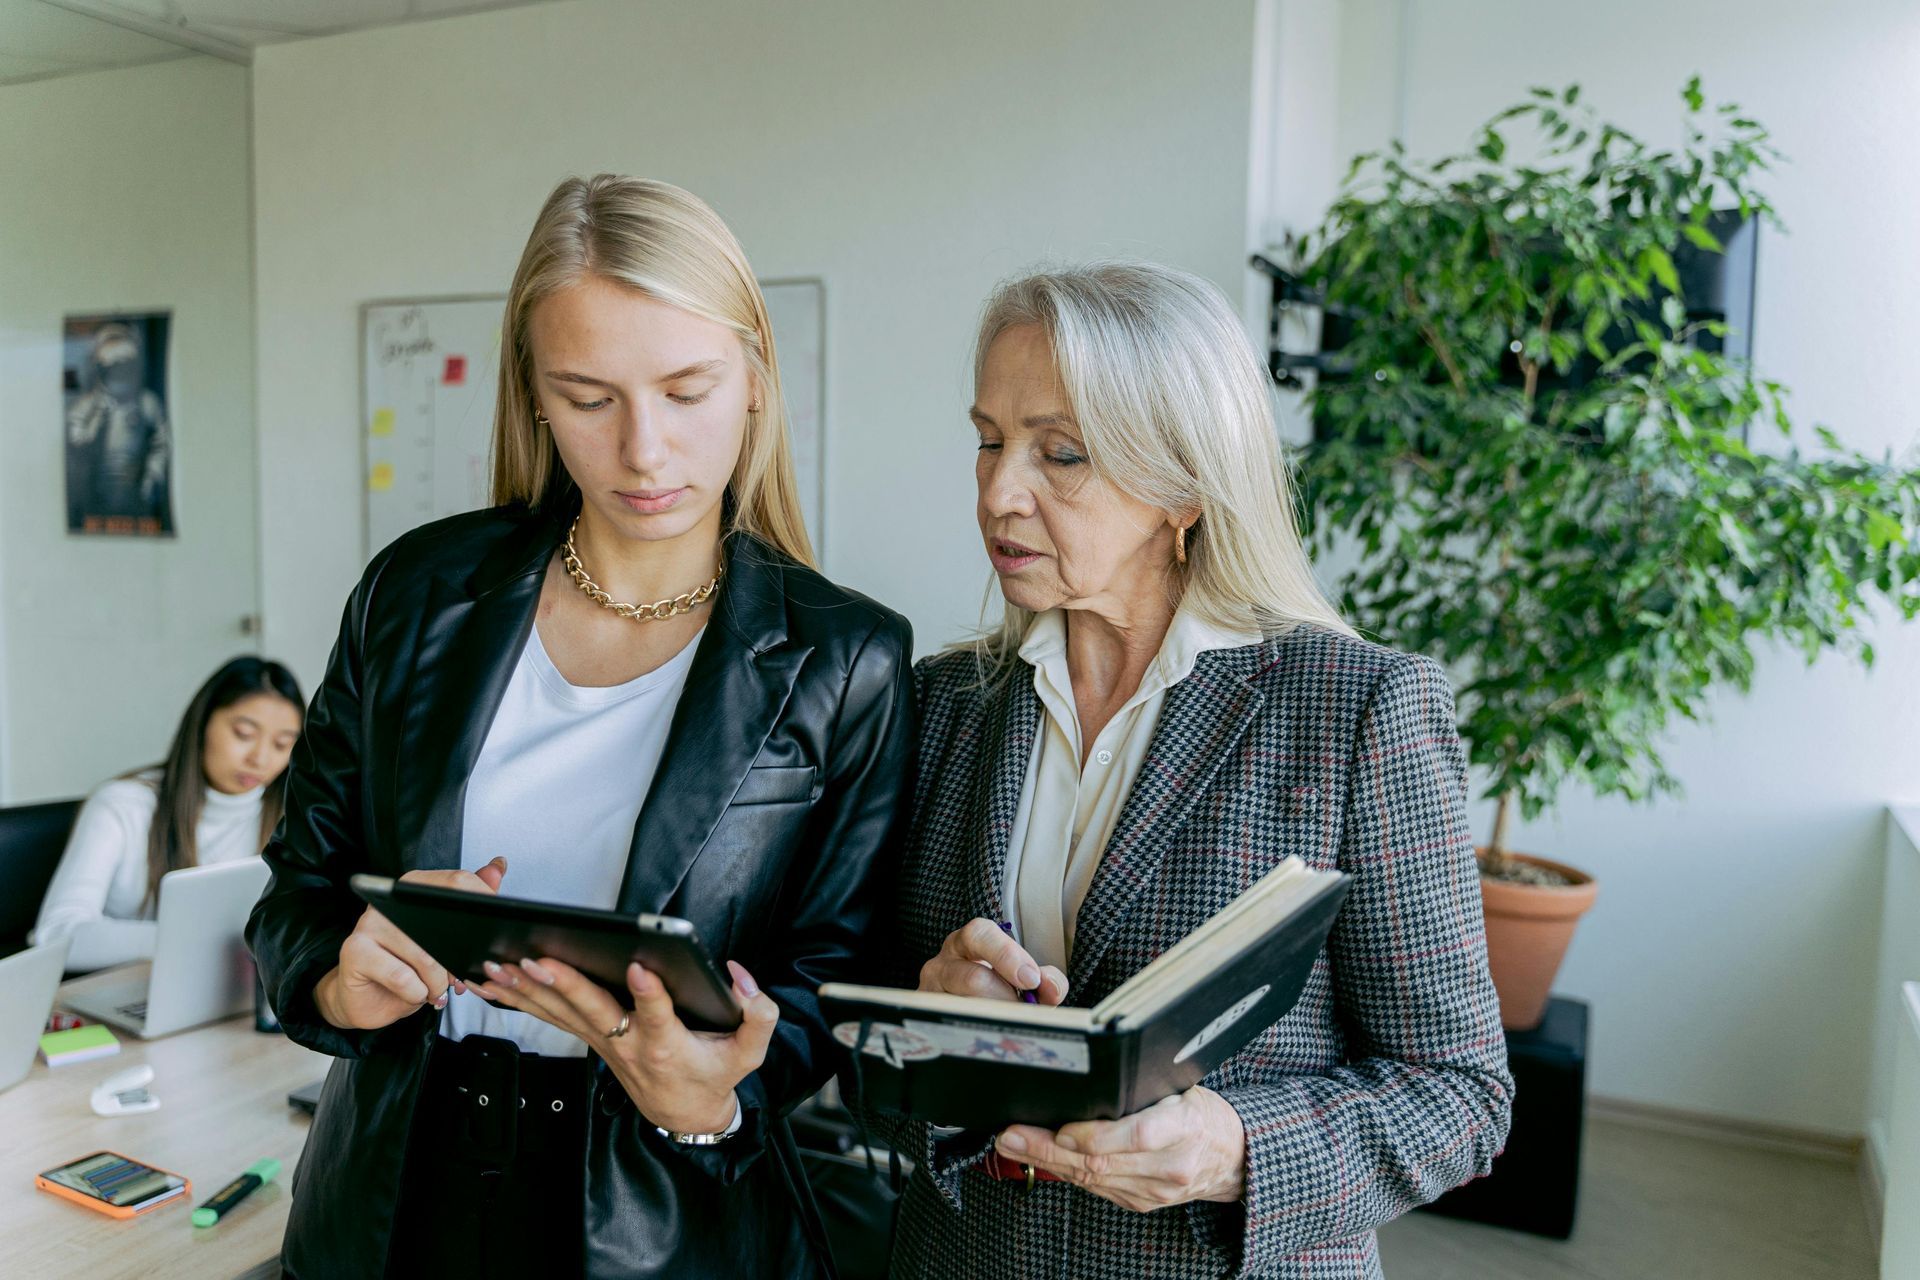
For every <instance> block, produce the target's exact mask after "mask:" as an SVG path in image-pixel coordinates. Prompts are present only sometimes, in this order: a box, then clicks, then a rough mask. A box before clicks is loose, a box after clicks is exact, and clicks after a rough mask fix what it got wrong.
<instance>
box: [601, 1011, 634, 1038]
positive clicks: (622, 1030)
mask: <svg viewBox="0 0 1920 1280" xmlns="http://www.w3.org/2000/svg"><path fill="white" fill-rule="evenodd" d="M632 1019H633V1015H632V1014H630V1013H626V1012H624V1011H623V1012H622V1013H621V1014H620V1025H619V1026H617V1027H615V1028H614V1029H613V1030H611V1031H609V1032H607V1039H609V1040H618V1039H619V1038H620V1037H621V1036H623V1035H625V1034H627V1024H628V1023H629V1022H630V1021H632Z"/></svg>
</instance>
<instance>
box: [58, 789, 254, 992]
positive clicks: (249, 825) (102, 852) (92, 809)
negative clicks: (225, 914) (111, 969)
mask: <svg viewBox="0 0 1920 1280" xmlns="http://www.w3.org/2000/svg"><path fill="white" fill-rule="evenodd" d="M265 790H266V788H264V787H255V788H254V789H253V790H252V791H246V792H242V793H241V794H240V795H237V796H230V795H224V794H222V793H221V792H218V791H215V790H214V789H213V788H212V787H208V788H207V794H206V801H205V803H204V804H203V805H202V806H201V809H200V825H199V827H198V828H197V829H196V831H195V833H194V838H195V841H196V843H197V845H198V849H199V863H200V865H201V866H203V867H204V866H211V865H213V864H214V863H216V862H232V861H234V860H235V859H237V858H254V857H258V856H259V854H260V800H261V796H262V794H263V793H264V792H265ZM158 801H159V796H158V793H157V792H155V790H154V788H153V785H152V783H151V782H150V781H148V780H147V779H146V777H144V776H143V777H140V778H120V779H116V780H115V781H113V782H109V783H107V784H106V785H105V786H103V787H101V788H100V789H99V790H98V791H96V792H94V793H93V794H92V795H91V796H88V797H87V802H86V803H85V804H84V805H82V806H80V813H79V816H78V817H76V818H75V819H74V823H73V834H72V835H71V836H69V837H68V838H67V851H66V852H65V853H64V854H62V855H61V857H60V866H59V868H58V869H57V870H56V871H55V872H54V873H53V882H52V883H51V884H49V885H48V886H47V896H46V897H45V899H43V900H42V901H41V903H40V918H39V920H38V921H37V922H36V923H35V924H34V927H33V938H32V941H33V942H34V943H35V945H39V944H42V943H48V942H57V941H59V940H60V939H61V938H71V939H72V942H71V943H70V944H69V946H68V949H67V968H68V969H104V968H106V967H107V966H108V965H114V964H125V963H127V962H128V961H130V960H146V959H150V958H151V957H152V956H153V948H154V941H155V937H156V934H157V926H156V925H155V924H154V920H153V913H154V904H153V903H150V902H143V899H144V898H145V897H146V895H147V832H148V831H149V830H150V829H151V828H152V826H153V814H154V810H155V809H156V808H157V807H158Z"/></svg>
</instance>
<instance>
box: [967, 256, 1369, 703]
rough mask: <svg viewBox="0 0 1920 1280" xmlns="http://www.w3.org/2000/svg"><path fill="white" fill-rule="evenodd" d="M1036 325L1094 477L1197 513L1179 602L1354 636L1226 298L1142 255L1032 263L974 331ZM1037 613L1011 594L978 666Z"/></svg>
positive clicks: (1253, 358)
mask: <svg viewBox="0 0 1920 1280" xmlns="http://www.w3.org/2000/svg"><path fill="white" fill-rule="evenodd" d="M1022 325H1037V326H1038V327H1039V328H1040V330H1041V332H1042V333H1043V334H1045V336H1046V340H1047V345H1048V347H1049V349H1050V350H1051V352H1052V354H1053V363H1054V368H1055V369H1056V370H1057V371H1058V373H1059V375H1060V381H1061V383H1062V385H1063V386H1064V387H1065V388H1066V394H1067V404H1068V407H1069V409H1070V410H1071V411H1072V413H1073V418H1074V421H1075V422H1076V423H1078V424H1079V426H1080V430H1081V432H1082V434H1083V435H1084V437H1085V442H1086V446H1087V460H1088V462H1089V463H1090V464H1091V465H1092V467H1093V468H1094V472H1095V474H1097V475H1099V476H1101V477H1102V478H1104V479H1106V480H1107V481H1108V482H1109V483H1111V484H1113V485H1114V486H1115V487H1116V488H1118V489H1120V490H1121V491H1122V492H1124V493H1127V494H1129V495H1131V496H1133V497H1134V498H1136V499H1138V500H1140V501H1142V502H1146V503H1149V504H1151V505H1153V506H1155V507H1158V508H1160V509H1161V510H1163V511H1169V512H1187V511H1198V512H1199V513H1200V516H1199V519H1198V520H1197V521H1196V522H1195V523H1194V525H1193V527H1192V528H1190V529H1188V530H1187V537H1186V550H1187V560H1186V563H1185V564H1184V565H1178V566H1176V568H1175V582H1176V584H1177V586H1178V588H1179V591H1180V599H1179V603H1180V605H1181V606H1182V607H1185V608H1187V609H1190V610H1192V611H1193V612H1195V613H1196V614H1198V615H1199V616H1201V617H1203V618H1205V619H1206V620H1207V621H1209V622H1212V623H1214V624H1215V625H1218V626H1222V627H1229V628H1246V629H1251V630H1258V631H1260V632H1261V634H1263V635H1265V636H1269V637H1272V636H1278V635H1284V634H1286V633H1287V632H1289V631H1291V630H1293V629H1294V628H1296V627H1299V626H1302V625H1312V626H1320V627H1326V628H1328V629H1330V630H1334V631H1339V632H1343V633H1345V634H1348V635H1351V634H1353V629H1352V628H1351V627H1349V626H1348V625H1347V623H1346V621H1345V620H1344V619H1343V618H1342V617H1341V616H1340V612H1339V610H1338V609H1336V608H1335V607H1334V606H1333V604H1332V603H1331V602H1329V601H1328V599H1327V598H1326V596H1325V594H1324V593H1323V592H1322V591H1321V590H1320V584H1319V583H1318V582H1316V581H1315V580H1314V576H1313V567H1312V565H1311V564H1310V563H1309V561H1308V559H1307V552H1306V548H1305V546H1304V545H1303V544H1302V542H1301V539H1300V531H1299V526H1298V524H1297V523H1296V521H1295V519H1294V507H1293V502H1294V499H1293V489H1292V485H1291V483H1290V481H1289V478H1288V471H1287V465H1286V461H1285V459H1284V458H1283V457H1282V455H1281V452H1280V442H1279V434H1278V430H1277V428H1276V426H1275V423H1274V417H1273V402H1272V400H1271V399H1270V397H1269V393H1268V389H1267V370H1266V367H1265V365H1264V363H1263V362H1262V361H1261V359H1260V357H1259V354H1258V353H1257V352H1256V351H1255V350H1254V347H1253V344H1252V343H1251V342H1250V341H1249V340H1248V339H1247V335H1246V331H1245V330H1244V329H1242V328H1241V327H1240V320H1239V317H1238V316H1237V315H1236V314H1235V313H1234V310H1233V308H1232V306H1231V305H1229V303H1228V302H1227V300H1226V297H1225V296H1224V295H1222V294H1221V292H1220V290H1219V289H1217V288H1215V287H1214V286H1213V285H1212V284H1210V283H1209V282H1207V281H1206V280H1203V279H1201V278H1200V277H1199V276H1196V275H1191V274H1189V273H1187V272H1185V271H1176V270H1174V269H1173V268H1171V267H1163V266H1160V265H1158V264H1156V263H1151V262H1133V261H1124V260H1116V261H1105V262H1092V263H1087V264H1086V265H1084V266H1077V267H1067V268H1062V269H1059V270H1051V271H1040V272H1036V273H1034V274H1032V275H1028V276H1024V277H1022V278H1020V279H1018V280H1011V281H1008V282H1007V283H1005V284H1002V285H1001V286H1000V287H999V288H997V289H995V290H994V292H993V296H992V297H990V298H989V299H987V305H986V309H985V311H984V312H983V313H982V315H981V317H980V330H979V335H978V337H977V338H976V339H975V342H974V352H973V367H974V378H975V381H976V382H977V381H978V380H979V376H980V373H981V370H982V369H983V368H984V366H985V364H986V359H987V350H988V348H990V347H991V346H992V345H993V340H994V339H995V338H997V337H999V336H1000V334H1001V333H1003V332H1005V331H1006V330H1008V329H1011V328H1015V327H1018V326H1022ZM1032 618H1033V615H1032V614H1031V613H1029V612H1028V611H1027V610H1025V609H1021V608H1018V607H1016V606H1014V605H1011V604H1009V605H1007V606H1006V611H1005V613H1004V615H1003V616H1002V619H1001V621H1000V624H999V626H998V627H995V628H992V629H990V630H988V631H987V632H986V633H984V634H983V635H981V636H979V637H978V638H977V639H976V640H975V641H973V642H972V645H971V647H972V648H973V649H974V650H975V652H976V653H977V654H979V656H980V657H981V658H982V659H983V661H984V663H985V665H986V666H987V668H988V669H989V670H995V669H1002V668H1004V667H1006V666H1007V665H1009V664H1010V662H1011V660H1012V658H1013V657H1014V655H1015V654H1016V653H1017V652H1018V650H1019V647H1020V642H1021V640H1022V639H1023V638H1024V637H1025V636H1026V632H1027V627H1028V625H1029V623H1031V621H1032Z"/></svg>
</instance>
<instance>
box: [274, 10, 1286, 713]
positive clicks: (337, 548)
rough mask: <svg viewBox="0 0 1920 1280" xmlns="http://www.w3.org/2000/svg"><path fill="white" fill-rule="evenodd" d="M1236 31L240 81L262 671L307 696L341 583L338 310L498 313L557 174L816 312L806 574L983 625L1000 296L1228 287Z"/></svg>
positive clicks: (1243, 132)
mask: <svg viewBox="0 0 1920 1280" xmlns="http://www.w3.org/2000/svg"><path fill="white" fill-rule="evenodd" d="M1253 16H1254V6H1253V4H1252V0H1231V2H1221V0H1209V2H1208V3H1202V4H1183V5H1165V4H1160V3H1155V2H1154V0H1125V2H1116V3H1096V2H1095V0H1071V2H1066V0H1062V2H1058V3H1049V4H1045V5H1031V4H1023V3H1018V2H1017V0H978V2H975V3H968V4H965V5H948V6H932V5H914V6H887V5H876V4H872V3H858V2H854V0H826V2H822V3H810V4H806V5H781V6H774V5H766V4H749V3H744V2H743V0H726V2H721V3H703V4H699V5H689V4H665V3H658V4H632V3H611V2H590V0H582V2H580V3H559V4H547V5H537V6H532V7H529V8H524V9H516V10H509V11H505V12H500V13H489V14H478V15H473V16H468V17H463V18H456V19H449V20H445V21H440V22H427V23H420V24H416V25H411V26H404V27H390V28H384V29H381V30H378V31H372V32H366V33H361V34H357V35H347V36H340V37H334V38H328V39H322V40H310V41H300V42H297V43H290V44H282V45H272V46H268V47H266V48H264V49H262V50H261V51H260V53H259V58H258V60H257V62H256V63H255V66H254V96H255V110H256V115H255V137H254V152H255V172H256V181H257V187H256V197H257V207H258V281H259V295H258V299H259V353H260V354H259V381H260V406H261V441H260V444H261V477H262V491H263V493H265V494H266V495H267V498H266V502H265V504H264V506H263V510H262V527H263V535H262V537H263V542H262V546H263V556H264V583H265V609H266V618H267V647H268V650H269V651H270V652H273V653H275V654H279V655H284V656H285V657H287V658H288V659H290V660H292V661H293V662H294V664H295V667H296V670H298V671H299V673H300V674H301V675H302V677H303V678H307V679H314V678H317V676H318V674H319V672H320V670H321V667H322V664H323V662H324V659H325V656H326V654H327V651H328V648H329V646H330V644H331V642H332V638H333V635H334V634H335V631H336V629H337V626H338V620H339V610H340V606H341V603H342V602H343V600H344V599H345V596H346V593H347V591H348V590H349V589H350V588H351V586H352V584H353V582H354V580H355V578H356V577H357V575H358V573H359V571H360V568H361V564H362V559H363V555H362V548H361V542H360V539H361V535H360V519H361V516H360V513H361V503H362V493H361V490H362V485H363V483H364V481H363V479H362V475H361V447H360V440H359V435H358V430H359V428H358V424H357V423H356V416H357V413H358V399H357V392H356V388H357V386H358V379H359V371H358V364H357V359H358V357H357V348H356V307H357V306H358V304H359V303H361V302H362V301H365V300H367V299H371V298H392V297H397V296H411V295H423V294H443V293H471V292H503V291H504V290H505V287H506V284H507V281H508V279H509V277H510V275H511V273H512V270H513V266H514V263H515V261H516V259H517V257H518V254H519V251H520V247H521V245H522V243H523V241H524V239H525V236H526V233H527V230H528V228H529V226H530V225H531V223H532V219H533V216H534V214H535V212H536V211H537V210H538V208H539V205H540V203H541V201H542V200H543V199H544V198H545V196H546V194H547V192H548V191H549V190H550V189H551V187H552V185H553V183H554V182H556V181H557V180H558V179H560V178H562V177H564V176H566V175H568V174H573V173H593V172H596V171H601V170H615V171H625V172H630V173H639V174H646V175H650V176H654V177H660V178H665V179H668V180H670V181H673V182H677V183H680V184H681V185H683V186H686V187H688V188H690V189H691V190H693V191H695V192H698V193H699V194H700V195H702V196H704V197H706V198H707V199H708V200H709V201H710V202H711V203H712V204H713V205H714V206H715V207H716V208H717V209H718V210H719V211H720V213H721V214H722V215H723V216H724V217H726V218H727V220H728V221H729V222H730V223H731V225H732V226H733V228H734V230H735V232H736V233H737V234H738V235H739V237H740V239H741V241H742V242H743V243H744V245H745V246H746V249H747V253H748V255H749V257H750V258H751V259H752V261H753V264H754V267H755V269H756V270H757V271H758V272H759V273H760V274H761V275H762V276H789V275H820V276H824V277H825V279H826V289H827V309H828V315H827V331H826V332H827V351H828V361H829V366H828V370H827V431H828V444H827V467H828V478H827V488H828V518H827V534H826V538H825V556H826V561H827V568H828V571H829V573H830V574H832V576H834V577H835V578H837V579H839V580H841V581H843V582H846V583H848V584H850V585H852V586H855V587H858V588H860V589H862V590H865V591H867V592H870V593H871V594H873V595H875V596H876V597H878V598H879V599H881V600H884V601H886V602H888V603H889V604H892V605H894V606H895V607H897V608H899V609H900V610H902V611H903V612H904V613H906V614H907V615H908V616H909V617H910V618H911V619H912V620H913V622H914V624H915V628H916V631H917V636H918V645H919V648H920V650H921V651H922V652H925V651H928V650H930V649H931V648H933V647H935V646H937V645H939V644H941V643H943V642H945V641H948V640H952V639H955V638H957V637H958V636H959V635H960V634H961V633H962V631H963V630H964V629H966V628H968V627H971V626H972V625H974V624H975V623H976V622H977V621H978V618H979V611H980V602H981V599H982V594H983V592H984V590H985V588H986V586H987V582H988V577H989V574H988V571H987V567H986V565H985V563H984V561H983V560H982V557H981V554H980V551H979V549H978V546H977V540H976V535H975V533H974V532H973V523H972V521H973V517H972V480H971V451H972V450H971V444H970V441H971V432H970V429H969V428H968V427H967V425H966V422H965V419H964V416H963V411H964V409H965V407H966V404H967V401H968V398H969V397H970V393H971V387H970V385H969V378H968V375H967V346H968V342H969V340H970V336H971V330H972V325H973V322H974V319H975V318H976V316H977V313H978V308H979V306H980V303H981V302H982V300H983V299H984V297H985V295H986V293H987V291H988V289H989V288H990V287H991V285H992V284H993V282H994V281H995V280H996V279H999V278H1001V277H1003V276H1006V275H1009V274H1012V273H1013V272H1015V271H1017V270H1018V269H1020V268H1022V267H1024V266H1026V265H1027V264H1029V263H1031V262H1033V261H1035V260H1036V259H1039V258H1042V257H1048V256H1055V257H1062V258H1077V257H1081V256H1088V255H1094V254H1100V253H1130V254H1142V255H1146V256H1150V257H1155V258H1159V259H1162V260H1165V261H1169V262H1173V263H1176V264H1178V265H1181V266H1184V267H1188V268H1191V269H1193V270H1196V271H1200V272H1202V273H1205V274H1206V275H1208V276H1210V277H1212V278H1213V279H1215V280H1217V281H1219V282H1221V284H1222V285H1223V286H1224V287H1226V288H1227V289H1229V290H1230V291H1232V292H1235V293H1237V292H1238V291H1239V289H1240V286H1241V281H1242V278H1243V276H1242V265H1241V258H1242V253H1243V250H1244V237H1245V222H1246V218H1247V195H1246V182H1247V147H1248V129H1249V116H1250V99H1249V92H1250V90H1249V85H1250V81H1251V66H1252V56H1253V55H1252V45H1251V41H1252V28H1253Z"/></svg>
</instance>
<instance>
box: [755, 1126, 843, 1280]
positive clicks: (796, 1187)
mask: <svg viewBox="0 0 1920 1280" xmlns="http://www.w3.org/2000/svg"><path fill="white" fill-rule="evenodd" d="M768 1138H769V1140H770V1141H771V1143H772V1145H773V1150H774V1154H775V1156H776V1157H777V1158H778V1159H779V1162H780V1167H781V1169H782V1170H783V1171H785V1173H786V1177H787V1190H788V1192H789V1193H791V1194H792V1196H793V1207H794V1209H795V1210H796V1211H797V1212H798V1213H799V1215H800V1230H801V1231H802V1232H804V1233H805V1234H806V1237H807V1243H808V1244H809V1245H811V1246H812V1247H813V1252H814V1254H815V1256H817V1257H818V1258H819V1259H820V1266H821V1269H822V1270H823V1271H824V1272H825V1273H826V1276H827V1280H840V1271H839V1268H837V1267H836V1266H835V1265H834V1261H833V1244H832V1242H831V1241H829V1240H828V1239H827V1223H826V1219H825V1218H823V1217H821V1215H820V1202H819V1201H817V1200H815V1199H814V1198H813V1184H812V1183H811V1182H809V1181H808V1180H807V1167H806V1165H805V1164H803V1163H802V1162H801V1160H800V1144H799V1143H797V1142H795V1141H794V1138H793V1126H792V1125H790V1124H788V1123H787V1118H786V1117H785V1116H776V1117H775V1118H774V1121H773V1124H772V1125H771V1126H769V1130H768Z"/></svg>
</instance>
